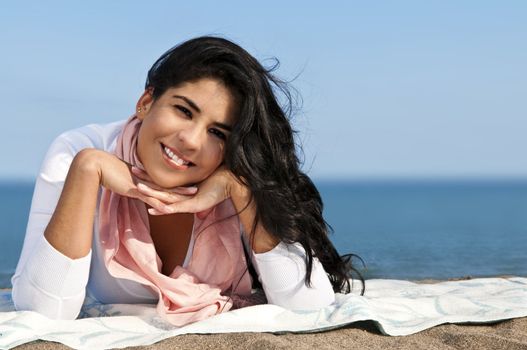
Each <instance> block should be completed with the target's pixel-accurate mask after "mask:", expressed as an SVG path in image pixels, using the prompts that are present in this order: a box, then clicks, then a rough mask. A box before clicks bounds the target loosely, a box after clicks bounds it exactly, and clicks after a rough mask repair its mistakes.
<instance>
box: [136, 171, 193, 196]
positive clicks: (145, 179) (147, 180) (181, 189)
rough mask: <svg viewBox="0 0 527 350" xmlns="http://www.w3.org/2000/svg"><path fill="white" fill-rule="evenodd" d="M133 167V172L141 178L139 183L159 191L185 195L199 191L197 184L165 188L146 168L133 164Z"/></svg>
mask: <svg viewBox="0 0 527 350" xmlns="http://www.w3.org/2000/svg"><path fill="white" fill-rule="evenodd" d="M131 169H132V173H133V174H134V175H135V176H136V178H137V179H139V180H140V181H137V183H138V184H139V183H143V184H145V185H146V186H148V187H150V188H151V189H154V190H157V191H168V192H173V193H178V194H183V195H193V194H195V193H196V192H197V191H198V188H197V187H196V186H187V187H184V186H179V187H174V188H169V189H165V188H162V187H160V186H158V185H156V184H155V183H153V182H152V179H151V178H150V176H148V174H147V173H146V172H145V171H144V170H141V169H139V168H137V167H135V166H132V167H131Z"/></svg>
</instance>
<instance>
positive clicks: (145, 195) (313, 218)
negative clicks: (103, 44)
mask: <svg viewBox="0 0 527 350" xmlns="http://www.w3.org/2000/svg"><path fill="white" fill-rule="evenodd" d="M273 87H274V89H273ZM277 89H278V90H281V91H282V92H284V93H285V94H286V97H289V94H288V91H287V89H286V87H285V86H284V85H283V84H282V83H280V81H278V80H277V79H276V78H274V76H273V75H272V74H271V72H270V71H268V70H266V69H265V68H263V67H262V66H261V65H260V63H259V62H258V61H257V60H256V59H254V58H253V57H252V56H251V55H249V54H248V53H247V52H246V51H245V50H243V49H242V48H241V47H239V46H238V45H236V44H234V43H232V42H230V41H228V40H226V39H222V38H214V37H200V38H196V39H192V40H189V41H187V42H184V43H182V44H180V45H179V46H176V47H174V48H172V49H170V50H169V51H167V52H166V53H165V54H163V55H162V56H161V57H160V58H159V59H158V60H157V61H156V62H155V63H154V65H153V66H152V68H151V69H150V71H149V73H148V79H147V82H146V86H145V91H144V92H143V94H142V95H141V97H140V98H139V100H138V102H137V106H136V113H135V114H134V115H132V116H131V117H130V118H129V119H128V120H126V121H120V122H116V123H112V124H107V125H88V126H85V127H82V128H79V129H76V130H72V131H68V132H65V133H64V134H62V135H60V136H59V137H58V138H57V139H56V140H55V141H54V143H53V144H52V146H51V147H50V149H49V151H48V153H47V155H46V158H45V160H44V162H43V166H42V169H41V172H40V174H39V177H38V178H37V181H36V186H35V193H34V196H33V202H32V206H31V212H30V216H29V222H28V228H27V233H26V238H25V241H24V247H23V250H22V254H21V257H20V260H19V263H18V266H17V269H16V273H15V275H14V276H13V279H12V283H13V301H14V302H15V305H16V307H17V309H19V310H34V311H38V312H40V313H42V314H45V315H47V316H49V317H52V318H61V319H72V318H76V317H77V315H78V314H79V311H80V308H81V306H82V303H83V301H84V298H85V296H86V293H88V294H90V295H91V297H93V298H95V299H97V300H98V301H100V302H102V303H157V310H158V312H159V314H160V315H162V316H163V317H164V318H165V319H166V320H167V321H168V322H171V323H172V324H174V325H184V324H187V323H190V322H194V321H197V320H201V319H204V318H206V317H209V316H211V315H214V314H217V313H219V312H223V311H227V310H229V309H230V308H232V307H233V306H234V307H241V306H244V305H251V304H255V303H257V302H262V298H261V297H259V296H260V295H262V293H259V292H257V291H256V292H255V290H254V289H253V288H252V287H258V286H259V285H261V287H262V288H263V293H264V296H265V297H266V299H267V301H268V302H269V303H274V304H277V305H281V306H284V307H287V308H291V309H313V308H320V307H324V306H327V305H329V304H331V303H332V302H333V301H334V298H335V295H334V293H335V292H349V291H350V282H349V278H350V277H351V272H352V271H353V270H354V269H353V267H352V266H351V264H350V256H346V257H340V256H339V255H338V254H337V251H336V250H335V248H334V247H333V245H332V244H331V242H330V241H329V239H328V237H327V231H328V230H327V225H326V223H325V221H324V218H323V216H322V201H321V198H320V195H319V193H318V191H317V189H316V188H315V186H314V185H313V183H312V182H311V180H310V179H309V178H308V177H307V176H306V175H305V174H303V173H302V172H301V171H300V170H299V161H298V158H297V156H296V153H295V147H294V140H293V131H292V129H291V125H290V124H289V121H288V119H287V115H286V113H285V112H284V110H283V109H282V108H281V107H280V105H279V104H278V102H277V98H276V96H275V93H274V91H275V90H276V91H277ZM250 271H252V272H250ZM264 300H265V299H264Z"/></svg>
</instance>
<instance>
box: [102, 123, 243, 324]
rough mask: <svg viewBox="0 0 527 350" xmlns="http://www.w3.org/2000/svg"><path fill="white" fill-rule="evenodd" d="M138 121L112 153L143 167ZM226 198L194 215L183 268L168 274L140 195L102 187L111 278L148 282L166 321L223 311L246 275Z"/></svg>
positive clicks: (235, 224)
mask: <svg viewBox="0 0 527 350" xmlns="http://www.w3.org/2000/svg"><path fill="white" fill-rule="evenodd" d="M140 127H141V121H140V120H139V119H138V118H137V117H135V116H132V117H131V118H130V119H129V120H128V121H127V123H126V124H125V126H124V129H123V131H122V133H121V135H119V138H118V139H117V147H116V149H115V154H116V155H117V156H118V157H119V158H120V159H122V160H124V161H125V162H127V163H130V164H132V165H134V166H137V167H139V168H143V167H142V164H141V162H140V161H139V159H138V158H137V153H136V145H137V135H138V132H139V128H140ZM235 213H236V212H235V210H234V207H233V205H232V202H231V201H230V199H227V200H225V201H223V202H222V203H220V204H218V205H216V206H215V207H214V208H213V209H212V210H210V211H208V213H207V214H206V215H205V214H204V215H205V217H204V218H202V219H200V217H202V215H199V216H198V215H194V232H195V233H196V239H195V245H194V249H193V254H192V258H191V260H190V264H189V265H188V267H187V268H183V267H181V266H177V267H176V268H175V269H174V271H173V272H172V273H171V275H170V276H166V275H163V274H162V273H161V260H160V258H159V256H158V255H157V253H156V250H155V247H154V243H153V241H152V238H151V236H150V228H149V222H148V213H147V211H146V206H145V204H144V203H143V202H141V201H140V200H136V199H132V198H128V197H125V196H121V195H118V194H115V193H113V192H111V191H109V190H106V189H103V192H102V197H101V203H100V211H99V217H100V237H101V244H102V246H103V250H104V259H105V265H106V267H107V268H108V271H109V272H110V274H111V275H112V276H114V277H116V278H125V279H128V280H132V281H136V282H139V283H142V284H144V285H147V286H149V287H151V288H152V289H153V290H154V291H156V292H157V293H158V294H159V302H158V304H157V311H158V313H159V314H160V315H162V316H164V317H165V318H166V319H167V320H168V321H169V322H170V323H172V324H174V325H177V326H182V325H185V324H188V323H191V322H195V321H199V320H202V319H205V318H207V317H210V316H212V315H215V314H217V313H220V312H223V311H227V310H229V309H230V308H231V307H232V299H231V298H229V297H228V296H225V295H222V293H223V294H231V293H232V294H234V295H236V294H238V295H243V296H247V295H250V293H251V281H250V276H249V272H248V270H247V263H246V261H245V255H244V253H243V246H242V241H241V236H240V226H239V221H238V217H237V215H235Z"/></svg>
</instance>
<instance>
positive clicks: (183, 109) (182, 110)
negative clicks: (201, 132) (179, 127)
mask: <svg viewBox="0 0 527 350" xmlns="http://www.w3.org/2000/svg"><path fill="white" fill-rule="evenodd" d="M175 107H176V108H177V109H179V110H180V111H181V112H183V113H184V114H185V115H186V116H187V117H189V118H192V112H191V111H189V110H188V109H187V108H185V107H183V106H180V105H176V106H175Z"/></svg>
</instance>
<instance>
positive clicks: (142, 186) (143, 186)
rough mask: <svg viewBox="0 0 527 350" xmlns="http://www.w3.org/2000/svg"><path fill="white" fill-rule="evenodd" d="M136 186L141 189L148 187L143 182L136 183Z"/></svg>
mask: <svg viewBox="0 0 527 350" xmlns="http://www.w3.org/2000/svg"><path fill="white" fill-rule="evenodd" d="M137 188H139V189H141V190H148V189H149V188H150V187H148V186H147V185H145V184H143V183H138V184H137Z"/></svg>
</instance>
